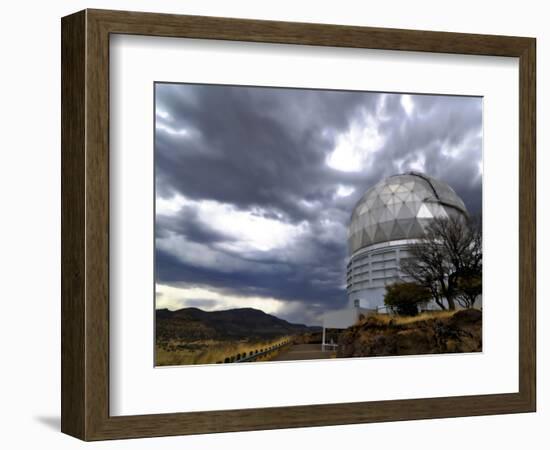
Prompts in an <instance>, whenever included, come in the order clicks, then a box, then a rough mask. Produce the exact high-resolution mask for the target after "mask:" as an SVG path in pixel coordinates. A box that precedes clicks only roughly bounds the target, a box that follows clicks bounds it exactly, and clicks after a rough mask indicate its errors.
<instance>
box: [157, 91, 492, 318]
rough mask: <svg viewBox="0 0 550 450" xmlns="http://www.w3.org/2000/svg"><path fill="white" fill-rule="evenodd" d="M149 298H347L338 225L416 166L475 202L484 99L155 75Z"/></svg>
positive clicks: (299, 312) (225, 304) (269, 305)
mask: <svg viewBox="0 0 550 450" xmlns="http://www.w3.org/2000/svg"><path fill="white" fill-rule="evenodd" d="M155 115H156V122H155V183H156V204H155V207H156V218H155V221H156V232H155V233H156V234H155V253H156V254H155V258H156V307H157V308H170V309H178V308H182V307H188V306H196V307H199V308H202V309H205V310H215V309H227V308H234V307H254V308H258V309H262V310H264V311H265V312H267V313H271V314H274V315H277V316H278V317H281V318H284V319H287V320H290V321H292V322H300V323H307V324H319V323H320V315H321V314H322V312H323V311H326V310H330V309H338V308H342V307H343V306H345V305H346V303H347V296H346V292H345V266H346V258H347V243H346V236H347V225H348V222H349V219H350V215H351V212H352V210H353V207H354V205H355V204H356V202H357V201H358V200H359V198H360V197H361V196H362V195H363V193H364V192H365V191H366V190H367V189H368V188H369V187H370V186H372V185H373V184H375V183H377V182H378V181H379V180H381V179H382V178H384V177H386V176H388V175H393V174H396V173H401V172H405V171H410V170H415V171H420V172H424V173H426V174H428V175H430V176H433V177H435V178H438V179H441V180H443V181H445V182H447V183H448V184H449V185H451V187H453V188H454V189H455V191H456V192H457V193H458V195H460V197H461V198H462V199H463V200H464V202H465V204H466V207H467V208H468V210H469V211H470V213H472V214H478V213H480V212H481V176H482V99H481V98H479V97H455V96H437V95H402V94H385V93H373V92H352V91H329V90H312V89H282V88H263V87H239V86H217V85H196V84H168V83H157V84H156V85H155Z"/></svg>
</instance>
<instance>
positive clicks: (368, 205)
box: [347, 172, 468, 309]
mask: <svg viewBox="0 0 550 450" xmlns="http://www.w3.org/2000/svg"><path fill="white" fill-rule="evenodd" d="M456 215H463V216H467V215H468V212H467V211H466V207H465V206H464V202H463V201H462V200H461V199H460V197H459V196H458V195H456V193H455V191H454V190H453V189H452V188H451V187H450V186H449V185H448V184H446V183H443V182H442V181H439V180H436V179H435V178H431V177H428V176H426V175H423V174H420V173H416V172H409V173H405V174H401V175H394V176H391V177H388V178H386V179H384V180H382V181H380V182H379V183H378V184H376V185H375V186H373V187H371V188H370V189H369V190H367V192H365V194H364V195H363V197H362V198H361V199H360V200H359V202H358V203H357V205H356V206H355V208H354V210H353V213H352V215H351V223H350V225H349V229H348V250H349V256H350V258H349V262H348V266H347V292H348V297H349V301H350V306H354V305H355V306H357V305H359V306H361V307H363V308H367V309H378V308H380V307H383V306H384V294H385V286H386V285H387V284H391V283H394V282H395V281H398V280H404V281H405V280H406V277H405V276H404V275H403V274H402V273H401V272H400V270H399V267H400V263H401V261H402V260H404V259H406V258H410V254H409V252H408V249H409V247H410V246H411V244H414V243H417V242H418V240H419V239H421V238H422V237H423V236H424V233H425V229H426V227H427V226H428V225H429V224H430V222H431V221H432V220H433V219H434V218H435V217H450V216H456Z"/></svg>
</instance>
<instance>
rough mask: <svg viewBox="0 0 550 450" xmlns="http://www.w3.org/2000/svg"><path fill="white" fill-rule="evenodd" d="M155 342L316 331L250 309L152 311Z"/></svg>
mask: <svg viewBox="0 0 550 450" xmlns="http://www.w3.org/2000/svg"><path fill="white" fill-rule="evenodd" d="M156 329H157V330H156V331H157V340H158V341H165V340H172V339H176V340H181V341H198V340H206V339H213V340H238V339H271V338H274V337H277V336H285V335H293V334H303V333H309V332H312V331H318V327H308V326H306V325H303V324H293V323H290V322H287V321H286V320H283V319H279V318H278V317H275V316H272V315H270V314H266V313H264V312H263V311H260V310H258V309H253V308H239V309H229V310H225V311H203V310H201V309H199V308H184V309H179V310H177V311H170V310H168V309H159V310H157V311H156Z"/></svg>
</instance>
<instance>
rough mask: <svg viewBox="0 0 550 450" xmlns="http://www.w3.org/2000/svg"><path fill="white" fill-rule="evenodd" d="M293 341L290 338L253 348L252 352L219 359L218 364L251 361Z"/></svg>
mask: <svg viewBox="0 0 550 450" xmlns="http://www.w3.org/2000/svg"><path fill="white" fill-rule="evenodd" d="M291 343H292V340H291V339H288V340H286V341H283V342H280V343H278V344H276V345H271V346H268V347H262V348H259V349H255V350H251V351H250V352H243V353H237V354H236V355H232V356H228V357H226V358H225V359H224V360H223V361H217V362H216V364H227V363H241V362H251V361H254V360H256V359H257V358H259V357H260V356H264V355H267V354H269V353H272V352H274V351H276V350H279V349H281V348H282V347H285V346H286V345H289V344H291Z"/></svg>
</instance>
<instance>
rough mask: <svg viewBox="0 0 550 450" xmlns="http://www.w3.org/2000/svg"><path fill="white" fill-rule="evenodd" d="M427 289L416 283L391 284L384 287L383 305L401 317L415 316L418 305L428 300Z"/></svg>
mask: <svg viewBox="0 0 550 450" xmlns="http://www.w3.org/2000/svg"><path fill="white" fill-rule="evenodd" d="M430 298H431V294H430V291H429V290H428V289H426V288H425V287H423V286H420V285H418V284H416V283H403V282H398V283H393V284H390V285H388V286H386V294H385V295H384V304H385V305H386V306H388V307H389V308H390V309H391V310H392V311H393V312H396V313H397V314H400V315H403V316H416V315H417V314H418V304H419V303H425V302H427V301H428V300H430Z"/></svg>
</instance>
